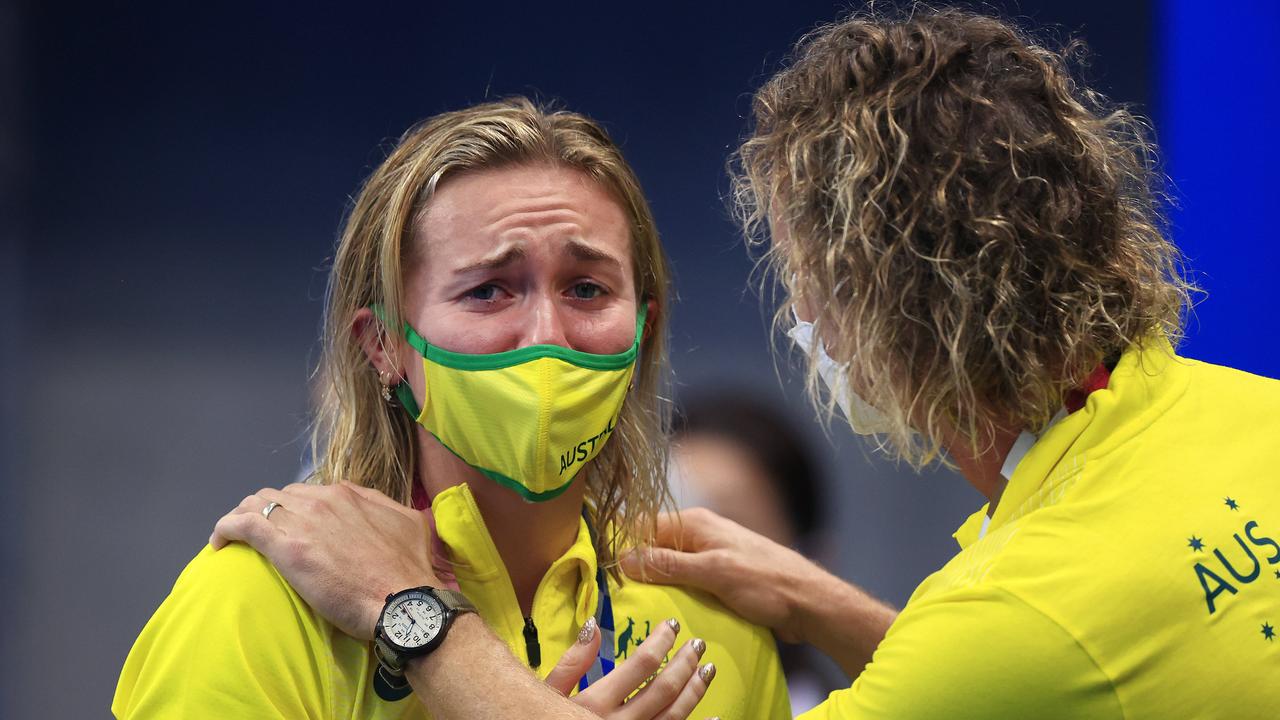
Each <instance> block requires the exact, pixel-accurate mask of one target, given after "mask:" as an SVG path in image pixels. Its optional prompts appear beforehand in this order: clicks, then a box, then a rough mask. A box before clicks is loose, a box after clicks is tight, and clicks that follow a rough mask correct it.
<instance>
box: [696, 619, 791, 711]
mask: <svg viewBox="0 0 1280 720" xmlns="http://www.w3.org/2000/svg"><path fill="white" fill-rule="evenodd" d="M756 637H757V638H758V639H759V646H758V647H759V650H758V651H757V652H756V663H755V670H754V671H753V672H752V673H751V687H749V688H748V693H749V696H750V697H749V698H748V700H747V703H746V705H747V707H748V708H751V709H752V710H751V712H750V714H748V715H747V717H749V718H767V719H768V720H791V696H790V694H788V693H787V680H786V677H785V676H783V674H782V660H781V659H780V658H779V657H778V645H777V643H776V641H775V640H774V639H773V633H771V632H769V631H768V630H766V629H764V628H758V629H757V632H756ZM713 682H714V681H713Z"/></svg>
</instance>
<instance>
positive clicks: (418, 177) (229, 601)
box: [112, 98, 790, 719]
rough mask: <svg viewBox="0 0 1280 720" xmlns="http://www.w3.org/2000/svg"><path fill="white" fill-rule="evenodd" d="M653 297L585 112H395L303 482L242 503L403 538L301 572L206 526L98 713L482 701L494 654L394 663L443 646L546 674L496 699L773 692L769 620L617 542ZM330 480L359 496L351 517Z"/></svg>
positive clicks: (733, 711)
mask: <svg viewBox="0 0 1280 720" xmlns="http://www.w3.org/2000/svg"><path fill="white" fill-rule="evenodd" d="M667 303H668V299H667V266H666V257H665V254H664V252H663V249H662V246H661V244H660V242H659V239H658V234H657V230H656V228H655V227H654V222H653V218H652V216H651V214H650V211H649V208H648V205H647V203H646V202H645V199H644V197H643V195H642V193H641V190H640V186H639V183H638V181H637V180H636V178H635V175H634V173H633V172H632V170H631V168H630V166H628V164H627V163H626V161H625V160H624V159H623V158H622V155H621V153H620V151H619V150H618V148H617V146H616V145H614V143H613V142H612V141H611V140H610V139H609V137H608V136H607V135H606V134H605V132H604V130H602V129H601V128H600V126H598V125H597V124H595V123H594V122H593V121H591V120H590V119H588V118H586V117H584V116H582V115H578V114H575V113H571V112H566V111H559V112H552V111H548V110H544V109H542V108H539V107H537V106H535V105H534V104H533V103H531V102H530V101H528V100H526V99H523V98H514V99H511V100H508V101H503V102H496V103H489V104H484V105H478V106H475V107H472V108H468V109H464V110H459V111H455V112H449V113H444V114H442V115H438V116H436V117H434V118H431V119H429V120H427V121H425V122H423V123H422V124H420V125H418V126H416V127H414V128H412V129H411V130H409V131H408V132H407V133H406V134H405V135H404V136H403V137H402V138H401V140H400V142H399V144H398V145H397V147H395V149H394V150H393V151H392V152H391V153H390V155H389V157H387V158H386V160H385V161H383V162H382V164H381V165H380V166H379V167H378V168H377V169H376V170H375V171H374V172H373V174H372V175H371V176H370V177H369V178H368V180H367V181H366V182H365V184H364V186H363V188H362V190H361V192H360V194H359V196H358V197H357V198H356V200H355V202H354V207H353V208H352V210H351V212H350V214H349V217H348V218H347V220H346V228H345V231H344V232H343V234H342V237H341V240H340V243H339V246H338V249H337V255H336V258H335V260H334V264H333V269H332V272H331V276H330V286H329V292H328V295H327V308H326V315H325V331H324V346H323V347H324V350H323V355H322V358H321V366H320V370H319V372H318V374H317V377H318V385H317V388H316V394H317V398H318V404H319V409H318V421H317V429H316V434H315V438H314V443H315V444H314V448H315V456H316V457H315V468H316V469H315V472H314V476H313V478H312V482H313V484H310V485H303V484H294V485H291V486H288V487H287V488H285V489H283V490H279V489H273V488H266V489H263V490H262V491H260V492H258V493H256V494H255V495H252V496H249V497H247V498H245V500H244V502H243V503H242V504H241V509H242V510H244V513H245V514H242V515H238V516H236V518H237V519H239V520H244V519H250V520H255V521H257V522H258V523H260V524H261V527H262V528H264V529H267V530H270V531H272V532H275V533H279V537H280V538H281V540H282V541H283V544H282V545H279V546H276V547H277V549H281V550H283V551H285V552H287V553H288V554H289V555H290V557H291V558H293V559H294V560H296V561H299V562H302V563H304V564H309V560H308V559H309V558H311V557H314V556H332V554H333V553H341V552H345V550H346V549H349V547H350V545H351V544H352V543H355V542H356V541H359V540H363V539H367V538H370V537H372V536H373V535H374V534H375V533H377V532H381V533H386V534H387V535H388V536H389V537H392V538H395V542H403V543H405V544H407V545H408V546H410V547H413V548H414V550H413V551H411V552H410V553H408V554H405V555H399V554H397V555H396V556H395V557H394V558H393V559H392V562H391V564H389V565H382V564H376V563H372V564H365V563H356V564H355V565H353V566H351V567H347V568H345V569H344V570H343V571H342V572H341V574H340V577H326V578H320V579H318V580H314V581H309V580H303V581H295V582H293V583H290V582H287V581H286V580H285V579H284V578H282V577H281V575H280V574H279V573H278V572H277V571H276V570H275V569H274V568H273V567H272V565H271V563H270V562H268V561H267V559H266V558H264V557H263V556H262V555H259V554H258V553H257V552H255V551H254V550H253V549H252V548H250V547H249V546H247V545H242V544H234V545H231V546H229V547H222V545H224V544H225V543H224V542H223V541H220V540H219V539H218V538H217V537H214V538H213V539H212V542H211V547H207V548H205V549H204V551H202V552H201V553H200V554H199V555H198V556H197V557H196V558H195V559H194V560H193V561H192V562H191V563H190V564H189V565H188V566H187V568H186V569H185V570H184V571H183V573H182V575H181V577H179V578H178V580H177V583H176V584H175V585H174V587H173V590H172V592H171V593H170V595H169V597H168V598H167V599H166V600H165V601H164V603H163V604H162V605H161V606H160V608H159V609H158V610H157V611H156V613H155V615H154V616H153V617H152V618H151V620H150V621H149V622H148V623H147V626H146V627H145V628H144V629H143V631H142V633H141V635H140V636H139V637H138V639H137V641H136V643H135V644H134V647H133V649H132V651H131V652H130V654H129V657H128V659H127V660H126V662H125V665H124V669H123V671H122V673H121V676H120V681H119V685H118V687H117V691H116V695H115V700H114V702H113V705H112V710H113V712H114V713H115V714H116V715H117V716H118V717H121V718H143V717H178V716H181V717H210V718H245V717H288V718H302V717H313V718H322V717H324V718H328V717H344V718H345V717H359V718H391V717H395V718H412V717H426V711H430V712H431V713H432V714H433V715H438V716H440V717H458V716H459V715H458V714H457V713H461V714H462V715H463V716H467V717H475V716H476V710H477V709H478V708H480V707H481V704H482V700H481V699H482V698H485V697H486V696H488V694H489V687H488V684H487V683H488V682H489V681H492V680H494V679H495V678H496V677H499V676H498V675H495V676H492V677H490V678H488V679H487V681H486V682H477V683H471V684H468V685H467V686H466V688H458V687H449V688H448V689H444V688H442V687H439V686H433V685H432V684H431V683H430V682H429V681H426V680H422V679H421V678H422V676H421V675H415V674H414V673H413V672H412V671H411V670H412V669H413V668H416V667H418V666H421V665H423V664H424V663H425V661H426V660H428V659H430V658H432V657H433V654H432V653H433V651H434V650H436V649H437V648H441V647H443V648H448V649H450V650H453V649H461V650H462V652H461V653H460V654H454V655H453V656H452V657H451V659H450V660H449V661H448V662H449V664H451V665H456V666H460V667H469V666H471V665H473V664H477V665H483V663H484V662H485V661H489V660H492V659H494V658H497V659H499V660H500V662H501V663H503V664H504V667H505V670H504V672H503V673H501V676H502V677H517V676H518V677H524V678H527V679H528V681H529V682H530V684H531V685H533V686H534V687H536V688H537V693H535V695H534V698H533V699H524V700H520V701H519V702H518V703H515V704H508V705H505V706H503V707H504V709H503V710H502V711H501V712H500V713H499V714H501V715H502V716H506V717H520V716H524V715H525V714H526V713H536V712H537V709H538V707H539V706H540V704H544V703H548V702H554V701H556V700H563V696H564V695H567V694H571V693H574V692H575V691H581V692H577V694H576V696H575V697H574V702H575V703H576V705H575V706H574V707H575V708H577V709H579V710H582V711H584V712H585V711H586V710H589V711H591V712H592V713H594V714H597V715H603V716H605V717H616V718H636V719H645V718H651V717H661V718H670V719H676V718H685V717H687V716H688V714H689V713H690V712H692V711H693V708H694V707H695V705H696V706H697V707H698V708H699V712H700V713H703V714H706V715H711V714H716V713H720V714H723V715H725V716H729V717H742V716H743V715H744V710H743V708H747V707H749V708H751V714H752V716H753V717H754V716H759V717H773V718H778V717H789V716H790V712H789V706H788V702H787V695H786V688H785V684H784V680H783V678H782V675H781V671H780V666H779V662H778V657H777V653H776V649H775V646H774V643H773V639H772V637H770V635H769V632H768V631H767V630H765V629H762V628H759V627H754V626H751V625H749V624H748V623H746V622H745V621H743V620H741V619H740V618H738V617H737V616H735V615H733V614H731V613H729V612H728V611H726V610H725V609H724V608H723V607H722V606H720V605H719V604H718V603H716V602H715V601H714V600H712V599H710V598H708V597H707V596H705V595H703V594H693V593H690V592H688V591H685V590H681V589H677V588H671V587H664V586H659V585H650V584H646V583H644V582H643V581H634V580H624V578H623V576H622V575H621V573H620V572H619V571H618V568H617V562H616V557H617V555H618V554H619V552H620V551H621V550H622V549H624V548H625V547H627V546H628V545H630V544H632V543H634V542H636V541H644V540H646V539H647V538H648V537H650V536H651V534H652V528H653V527H654V516H655V513H656V511H657V509H658V507H659V505H660V503H661V502H662V501H663V499H664V498H665V497H667V488H666V479H667V478H666V444H665V439H664V437H663V433H664V432H665V428H666V422H665V420H664V415H665V412H664V406H663V403H662V401H661V400H660V398H659V389H660V388H661V387H662V385H663V383H664V382H666V375H667V372H668V370H667V358H666V350H665V338H666V312H667ZM350 483H355V484H350ZM326 491H331V492H326ZM333 498H336V499H339V500H342V499H345V500H354V499H358V498H365V499H369V501H370V502H371V503H373V504H372V505H371V506H370V508H368V509H365V510H362V511H361V512H360V513H359V515H358V518H356V519H358V520H359V521H361V522H365V523H368V527H366V528H363V529H362V530H351V529H350V526H349V525H348V524H346V523H347V521H349V520H351V519H352V516H349V515H348V516H344V515H343V513H342V509H341V508H338V507H337V506H335V505H333V504H330V503H329V502H328V500H329V499H333ZM347 507H349V506H347ZM428 526H430V528H431V530H430V531H428ZM429 532H430V533H431V534H433V535H434V537H435V538H436V541H435V542H434V544H433V543H432V542H431V541H429V539H428V538H429V537H431V535H430V534H429ZM308 533H315V534H316V535H315V537H314V538H313V539H312V540H311V541H308V540H307V534H308ZM217 548H221V549H220V550H217ZM419 570H421V571H425V572H419ZM335 580H341V581H343V582H355V583H358V584H359V585H360V587H361V588H362V589H363V591H364V592H365V593H367V596H366V597H365V598H363V599H362V601H361V602H350V601H349V599H348V598H344V597H341V596H335V595H333V594H332V593H330V592H328V591H327V586H328V585H329V584H331V583H332V582H334V581H335ZM477 616H478V617H479V619H480V620H482V621H483V622H480V620H476V618H477ZM457 636H461V637H457ZM704 638H705V640H704ZM487 641H492V643H489V642H487ZM677 644H678V647H676V646H677ZM468 646H470V647H471V650H470V651H468V650H467V648H468ZM673 647H676V650H675V651H674V652H671V651H672V648H673ZM517 658H518V660H517ZM711 659H714V661H715V662H714V664H712V663H710V662H706V663H705V664H704V660H711ZM557 661H560V662H559V664H557ZM659 668H662V673H661V674H660V675H659V676H658V677H657V678H656V679H652V681H650V678H651V677H652V676H653V675H654V673H655V672H657V671H658V670H659ZM529 670H532V671H533V672H529ZM534 673H536V675H535V674H534ZM436 676H444V674H443V673H437V674H435V675H433V676H432V677H433V678H434V677H436ZM539 679H545V680H546V683H547V684H546V685H545V686H541V685H540V683H539ZM713 679H714V683H713V682H712V681H713ZM642 685H643V686H644V687H643V688H642V689H640V691H639V692H638V694H635V695H634V697H631V696H632V695H633V694H634V693H636V690H637V688H639V687H640V686H642ZM415 691H416V697H414V698H409V697H408V696H409V695H410V694H411V693H414V692H415ZM539 698H541V700H539ZM628 698H630V699H628ZM624 701H625V703H626V704H625V705H624V704H623V703H624ZM495 712H497V711H495ZM480 714H481V715H483V713H480Z"/></svg>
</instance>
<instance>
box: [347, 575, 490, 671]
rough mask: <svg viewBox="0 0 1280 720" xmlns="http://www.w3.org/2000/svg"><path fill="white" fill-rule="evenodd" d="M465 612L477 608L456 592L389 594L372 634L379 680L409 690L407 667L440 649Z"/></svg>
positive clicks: (428, 589) (423, 590) (429, 589)
mask: <svg viewBox="0 0 1280 720" xmlns="http://www.w3.org/2000/svg"><path fill="white" fill-rule="evenodd" d="M464 612H476V606H475V605H472V604H471V601H470V600H468V599H467V598H466V596H465V595H463V594H462V593H460V592H456V591H453V590H444V589H441V588H433V587H416V588H409V589H408V590H401V591H400V592H396V593H391V594H390V595H388V596H387V602H386V604H385V605H383V606H382V614H381V615H379V616H378V624H377V626H376V627H375V628H374V631H373V651H374V655H376V656H377V658H378V666H379V667H378V678H377V679H379V680H381V681H382V682H384V683H386V684H387V685H388V686H390V688H393V689H400V688H407V687H408V684H409V683H408V681H407V680H405V678H404V671H405V666H406V665H408V664H409V661H410V660H412V659H414V658H418V657H422V656H423V655H427V654H428V653H430V652H431V651H432V650H435V649H436V648H437V647H439V646H440V643H442V642H444V636H445V635H446V634H447V633H448V632H449V626H450V625H452V624H453V620H454V618H456V617H457V616H458V615H459V614H460V613H464Z"/></svg>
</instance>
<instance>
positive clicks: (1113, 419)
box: [954, 336, 1190, 548]
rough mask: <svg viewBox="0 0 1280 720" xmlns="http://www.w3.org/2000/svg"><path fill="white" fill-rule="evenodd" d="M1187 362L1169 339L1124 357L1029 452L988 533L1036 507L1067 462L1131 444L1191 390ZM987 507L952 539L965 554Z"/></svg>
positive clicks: (1133, 349) (1148, 343)
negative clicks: (1106, 378)
mask: <svg viewBox="0 0 1280 720" xmlns="http://www.w3.org/2000/svg"><path fill="white" fill-rule="evenodd" d="M1189 380H1190V377H1189V372H1188V369H1187V361H1186V360H1184V359H1182V358H1180V357H1178V356H1177V355H1176V354H1175V353H1174V351H1173V347H1172V346H1171V345H1170V344H1169V341H1168V339H1166V338H1165V337H1163V336H1158V337H1153V338H1151V339H1148V340H1147V341H1146V342H1144V343H1142V345H1141V346H1136V345H1135V346H1132V347H1130V348H1129V349H1128V350H1127V351H1125V353H1124V354H1123V355H1121V357H1120V362H1119V363H1117V364H1116V367H1115V370H1113V371H1112V372H1111V379H1110V382H1109V383H1108V384H1107V386H1106V387H1104V388H1099V389H1097V390H1095V391H1094V392H1092V393H1090V394H1089V396H1088V399H1087V400H1085V403H1084V407H1083V408H1081V409H1080V410H1077V411H1076V412H1073V413H1071V414H1069V415H1067V416H1066V417H1063V418H1062V419H1061V420H1060V421H1058V422H1056V423H1054V424H1053V425H1052V426H1051V427H1050V428H1049V430H1048V431H1047V432H1046V433H1045V434H1044V435H1043V436H1042V437H1040V439H1038V440H1037V441H1036V442H1035V444H1034V445H1032V446H1031V449H1030V450H1028V451H1027V454H1026V456H1025V457H1023V459H1022V461H1021V462H1020V463H1018V466H1017V467H1016V468H1015V469H1014V471H1013V476H1012V477H1010V478H1009V483H1008V485H1007V486H1006V487H1005V489H1004V493H1003V494H1002V495H1001V496H1000V502H999V504H998V505H996V511H995V514H993V515H992V516H991V524H990V526H989V527H988V529H987V533H988V534H990V533H994V532H995V531H996V530H998V529H1000V527H1001V526H1003V525H1005V524H1006V523H1008V522H1010V521H1012V520H1016V519H1017V518H1019V517H1022V516H1023V515H1024V514H1026V513H1027V512H1029V511H1030V510H1031V509H1033V508H1035V507H1038V505H1037V504H1036V503H1034V502H1032V501H1033V500H1034V499H1035V498H1036V497H1037V495H1038V494H1039V493H1040V491H1041V489H1042V488H1044V486H1045V485H1046V483H1047V482H1048V481H1050V479H1051V478H1054V477H1055V476H1056V474H1057V473H1058V472H1059V470H1061V469H1069V468H1065V467H1064V461H1066V460H1069V459H1083V456H1084V455H1085V454H1086V453H1088V454H1089V455H1090V456H1093V457H1097V456H1100V455H1103V454H1105V453H1107V452H1110V451H1111V450H1112V449H1114V448H1115V447H1117V446H1119V445H1121V444H1123V443H1125V442H1127V441H1128V440H1129V439H1130V438H1132V437H1133V436H1134V435H1136V434H1138V433H1139V432H1140V431H1142V429H1144V428H1145V427H1147V426H1148V425H1150V424H1151V423H1152V421H1154V420H1155V419H1156V418H1157V417H1159V416H1160V415H1161V414H1163V413H1164V412H1165V410H1167V409H1168V408H1169V406H1170V405H1172V404H1173V403H1174V402H1175V401H1176V400H1177V399H1178V398H1179V397H1181V396H1182V393H1183V392H1184V391H1185V390H1186V388H1187V383H1188V382H1189ZM988 507H989V504H988V505H984V506H983V507H982V509H981V510H979V511H978V512H976V513H974V514H973V515H971V516H969V518H968V519H967V520H965V522H964V523H963V524H962V525H961V526H960V528H959V529H958V530H956V532H955V535H954V537H955V538H956V541H957V542H959V543H960V547H961V548H966V547H968V546H969V545H971V544H973V543H974V542H976V541H977V540H978V533H979V531H980V529H981V527H982V517H983V515H985V514H987V510H988Z"/></svg>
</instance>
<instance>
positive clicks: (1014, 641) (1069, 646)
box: [800, 587, 1124, 720]
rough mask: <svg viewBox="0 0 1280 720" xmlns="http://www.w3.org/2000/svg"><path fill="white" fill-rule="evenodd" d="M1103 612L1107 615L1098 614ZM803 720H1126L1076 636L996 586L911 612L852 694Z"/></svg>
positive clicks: (838, 696)
mask: <svg viewBox="0 0 1280 720" xmlns="http://www.w3.org/2000/svg"><path fill="white" fill-rule="evenodd" d="M1099 610H1100V611H1104V612H1105V609H1102V608H1099ZM800 717H801V720H855V719H856V720H869V719H871V718H877V719H879V718H884V719H886V720H887V719H888V718H893V719H894V720H915V719H917V718H920V719H923V718H941V717H945V718H949V719H950V720H969V719H971V718H972V719H973V720H978V719H979V718H981V719H982V720H1015V719H1016V720H1023V719H1024V718H1037V719H1038V720H1056V719H1057V718H1062V719H1063V720H1067V719H1068V718H1090V720H1107V718H1122V717H1124V715H1123V712H1122V711H1121V708H1120V703H1119V699H1118V698H1117V697H1116V693H1115V689H1114V687H1113V686H1112V684H1111V681H1110V680H1109V679H1108V678H1107V677H1106V676H1105V675H1104V674H1103V673H1102V672H1101V671H1100V670H1099V669H1098V667H1097V666H1096V665H1095V664H1094V662H1093V659H1092V658H1091V657H1090V656H1089V654H1088V653H1087V652H1086V651H1085V650H1084V648H1082V647H1081V645H1080V644H1079V642H1077V640H1076V638H1074V637H1073V636H1072V635H1071V634H1070V633H1068V632H1066V631H1065V630H1064V629H1063V628H1062V627H1061V626H1060V625H1059V624H1058V623H1056V622H1054V621H1053V620H1052V619H1050V618H1048V617H1046V616H1045V615H1044V614H1042V613H1041V612H1040V611H1038V610H1036V609H1035V608H1033V607H1031V606H1030V605H1028V604H1026V603H1024V602H1022V601H1021V600H1020V599H1018V598H1016V597H1015V596H1013V595H1012V594H1010V593H1008V592H1006V591H1004V590H1000V589H995V588H990V587H987V588H982V589H973V590H964V591H959V592H956V593H950V594H948V595H947V596H945V597H940V598H937V599H933V598H931V599H930V600H929V601H927V602H926V603H924V604H923V605H921V606H920V607H917V608H912V607H911V606H910V605H908V608H907V609H906V610H904V611H903V613H902V614H901V615H900V616H899V617H898V620H897V621H896V622H895V623H894V625H893V627H892V628H890V630H889V633H888V634H887V635H886V636H885V639H884V641H882V642H881V643H880V647H879V648H878V649H877V650H876V653H875V655H874V657H873V658H872V661H871V664H869V665H868V666H867V668H866V669H865V670H863V672H862V674H861V675H860V676H859V677H858V679H857V681H856V682H855V683H854V684H853V687H851V688H848V689H846V690H838V691H836V692H834V693H832V694H831V696H830V697H829V698H828V699H827V700H826V702H824V703H822V704H821V705H819V706H818V707H816V708H814V709H813V710H810V711H809V712H807V713H805V714H804V715H802V716H800Z"/></svg>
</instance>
